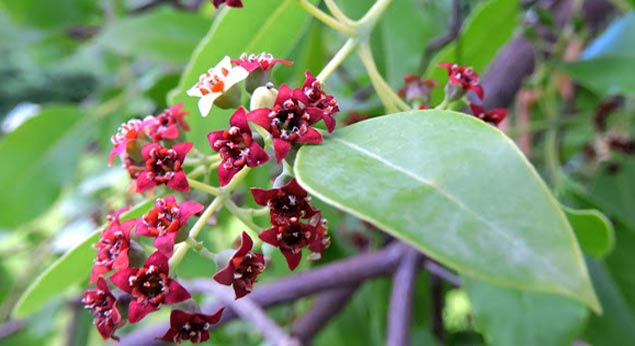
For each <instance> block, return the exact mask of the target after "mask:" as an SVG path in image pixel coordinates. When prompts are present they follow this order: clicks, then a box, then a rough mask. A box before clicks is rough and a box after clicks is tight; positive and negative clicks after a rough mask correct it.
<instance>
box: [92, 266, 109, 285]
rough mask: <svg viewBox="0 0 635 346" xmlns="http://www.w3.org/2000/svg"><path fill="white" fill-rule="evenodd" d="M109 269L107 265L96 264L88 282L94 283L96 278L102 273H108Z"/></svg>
mask: <svg viewBox="0 0 635 346" xmlns="http://www.w3.org/2000/svg"><path fill="white" fill-rule="evenodd" d="M109 271H110V269H108V267H106V266H101V265H94V266H93V269H92V271H91V274H90V279H89V280H88V282H89V283H91V284H92V283H93V282H95V280H98V279H99V278H100V277H101V275H103V274H106V273H108V272H109Z"/></svg>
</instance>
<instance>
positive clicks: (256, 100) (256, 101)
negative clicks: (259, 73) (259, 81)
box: [249, 83, 278, 110]
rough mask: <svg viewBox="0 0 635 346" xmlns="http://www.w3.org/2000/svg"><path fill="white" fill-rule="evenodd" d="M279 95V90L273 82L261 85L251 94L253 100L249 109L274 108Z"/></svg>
mask: <svg viewBox="0 0 635 346" xmlns="http://www.w3.org/2000/svg"><path fill="white" fill-rule="evenodd" d="M277 96H278V90H277V89H275V88H274V87H273V84H271V83H267V85H265V86H261V87H258V88H256V90H254V93H253V94H252V95H251V102H250V103H249V109H250V110H254V109H258V108H272V107H273V105H274V103H275V102H276V97H277Z"/></svg>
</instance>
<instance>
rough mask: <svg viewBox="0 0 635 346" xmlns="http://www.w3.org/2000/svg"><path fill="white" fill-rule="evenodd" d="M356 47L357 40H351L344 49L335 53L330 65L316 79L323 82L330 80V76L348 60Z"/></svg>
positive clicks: (345, 44)
mask: <svg viewBox="0 0 635 346" xmlns="http://www.w3.org/2000/svg"><path fill="white" fill-rule="evenodd" d="M356 46H357V40H356V39H355V38H349V39H348V40H347V41H346V43H344V45H343V46H342V48H340V50H338V51H337V53H335V55H334V56H333V58H332V59H331V60H330V61H329V62H328V64H326V66H324V68H323V69H322V72H320V73H319V74H318V75H317V77H315V78H316V79H317V80H319V81H321V82H324V81H326V79H327V78H329V76H330V75H331V74H332V73H333V72H334V71H335V70H336V69H337V68H338V67H339V66H340V65H341V64H342V63H343V62H344V60H346V58H347V57H348V56H349V54H351V52H352V51H353V49H354V48H355V47H356Z"/></svg>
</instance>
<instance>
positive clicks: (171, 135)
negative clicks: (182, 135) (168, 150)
mask: <svg viewBox="0 0 635 346" xmlns="http://www.w3.org/2000/svg"><path fill="white" fill-rule="evenodd" d="M178 136H179V129H178V127H176V125H171V126H168V128H167V129H165V131H163V133H162V134H161V137H163V138H166V139H176V138H177V137H178Z"/></svg>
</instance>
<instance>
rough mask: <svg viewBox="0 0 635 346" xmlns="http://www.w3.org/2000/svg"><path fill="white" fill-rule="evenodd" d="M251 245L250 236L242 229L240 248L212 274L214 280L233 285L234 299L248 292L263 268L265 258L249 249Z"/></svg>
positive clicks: (252, 244)
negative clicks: (224, 264)
mask: <svg viewBox="0 0 635 346" xmlns="http://www.w3.org/2000/svg"><path fill="white" fill-rule="evenodd" d="M253 246H254V242H253V241H252V240H251V237H249V235H248V234H247V233H246V232H244V231H243V233H242V235H241V239H240V248H238V250H237V251H236V253H235V254H234V255H233V256H232V258H231V259H230V260H229V263H227V266H226V267H225V268H223V269H221V270H220V271H219V272H218V273H216V274H214V280H216V281H217V282H219V283H221V284H223V285H228V286H230V285H231V286H233V287H234V292H235V293H236V299H238V298H241V297H244V296H246V295H247V294H249V293H250V292H251V289H252V288H253V285H254V283H255V282H256V281H257V278H258V275H259V274H260V273H262V272H263V270H265V258H264V256H263V255H262V254H256V253H254V252H253V251H251V249H252V247H253Z"/></svg>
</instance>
